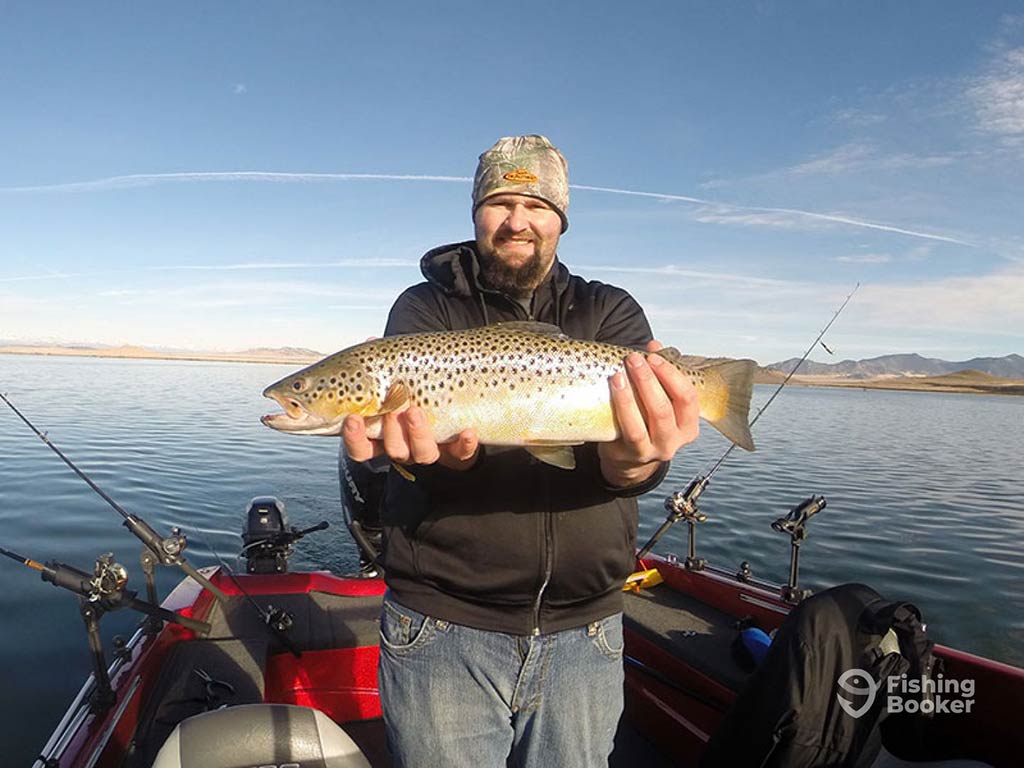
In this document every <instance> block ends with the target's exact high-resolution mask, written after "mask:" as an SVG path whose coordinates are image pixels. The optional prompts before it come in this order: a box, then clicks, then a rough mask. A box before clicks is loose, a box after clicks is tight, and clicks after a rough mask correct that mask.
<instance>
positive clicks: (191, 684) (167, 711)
mask: <svg viewBox="0 0 1024 768" xmlns="http://www.w3.org/2000/svg"><path fill="white" fill-rule="evenodd" d="M255 599H256V600H257V602H258V604H259V605H260V607H262V608H266V607H267V606H269V605H272V606H273V607H274V608H279V609H283V610H285V611H287V612H288V613H289V614H291V616H292V618H293V621H294V624H293V626H292V628H291V630H289V632H288V637H289V640H290V641H291V642H292V643H293V644H294V645H295V647H296V648H298V649H299V650H301V651H316V650H328V649H335V648H346V647H357V646H372V645H376V643H377V640H378V627H379V618H378V617H379V613H380V598H379V597H376V596H370V597H347V596H341V595H331V594H326V593H320V592H311V593H309V594H308V595H306V594H281V595H260V596H258V597H256V598H255ZM648 613H651V614H652V615H656V614H657V611H650V610H648ZM208 621H209V623H210V624H211V631H210V633H209V635H208V636H206V637H205V638H202V639H195V640H191V641H188V642H180V643H177V644H175V645H174V646H173V647H172V648H171V649H170V651H169V652H168V655H167V658H166V659H165V661H164V663H163V665H162V667H161V670H160V674H159V676H158V678H157V680H156V683H155V686H154V689H153V690H151V691H149V692H148V693H147V696H146V699H147V701H148V702H149V703H148V704H147V705H146V706H144V707H143V710H142V712H141V713H140V727H139V728H138V729H137V734H145V735H146V738H144V739H137V741H136V742H135V743H134V744H133V746H132V748H130V749H129V750H128V752H127V753H126V755H125V760H124V762H123V764H122V765H123V768H148V767H149V766H150V765H151V764H152V762H153V760H154V759H155V757H156V753H157V752H158V751H159V749H160V747H161V746H162V744H163V743H164V741H165V740H166V739H167V737H168V736H169V735H170V733H171V731H172V730H173V729H174V727H175V725H177V723H179V722H180V721H181V720H183V719H185V718H187V717H191V716H192V715H196V714H199V713H201V712H204V711H206V710H207V709H208V708H211V707H215V706H216V705H218V704H219V703H220V702H218V701H213V702H211V701H210V697H209V695H208V693H207V690H206V684H205V682H204V681H203V680H202V679H201V678H200V677H199V675H198V674H196V670H200V669H201V670H202V671H204V672H206V673H207V674H209V675H210V677H212V678H214V679H216V680H218V681H222V682H224V683H228V684H229V685H230V686H232V688H233V689H234V690H233V693H232V694H230V695H227V694H226V693H225V694H224V695H223V703H227V704H230V705H238V704H248V703H257V702H262V701H264V700H265V698H266V693H267V678H266V674H267V668H268V660H269V659H270V658H271V657H272V656H275V655H279V654H287V653H288V650H287V649H286V648H285V647H284V646H283V645H282V644H281V642H280V640H279V639H277V638H274V637H272V636H271V634H270V633H269V632H268V631H267V629H266V627H265V625H264V624H263V622H262V620H261V618H260V616H259V614H258V613H257V611H256V610H255V608H254V607H253V606H252V604H251V603H250V602H249V600H248V599H247V598H245V597H242V596H230V597H229V598H228V600H227V601H226V602H224V603H218V604H216V605H215V607H214V608H213V611H212V612H211V615H210V616H209V617H208ZM659 626H660V625H659ZM662 630H663V631H665V632H670V631H671V630H670V629H669V628H667V627H662ZM342 727H343V728H344V729H345V731H346V732H347V733H348V734H349V735H350V736H351V737H352V739H353V740H354V741H355V742H356V743H357V744H358V745H359V747H360V748H361V749H362V750H363V752H364V754H366V756H367V758H368V759H369V760H370V762H371V764H372V765H373V766H374V767H375V768H389V767H390V765H391V761H390V758H389V755H388V751H387V745H386V738H385V732H384V723H383V720H382V719H380V718H370V719H366V720H358V721H348V722H345V723H342ZM638 764H642V765H645V766H647V768H667V767H668V766H670V765H671V763H670V762H669V761H668V760H667V759H666V758H665V757H664V756H663V755H662V754H661V753H660V752H659V751H658V749H657V748H656V747H655V746H654V745H653V744H651V742H649V741H648V740H647V739H646V738H645V737H644V736H643V735H642V734H641V733H640V731H638V730H637V729H636V728H634V727H633V726H632V725H631V724H630V723H628V722H627V721H626V720H625V719H624V720H623V722H622V724H621V726H620V728H619V732H618V734H617V735H616V747H615V751H614V752H613V754H612V757H611V760H610V763H609V765H610V766H612V767H613V768H626V767H627V766H634V765H638Z"/></svg>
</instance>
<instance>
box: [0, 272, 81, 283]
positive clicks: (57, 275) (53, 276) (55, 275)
mask: <svg viewBox="0 0 1024 768" xmlns="http://www.w3.org/2000/svg"><path fill="white" fill-rule="evenodd" d="M71 277H82V275H81V274H80V273H78V272H55V271H50V272H46V273H44V274H41V275H18V276H15V277H0V283H20V282H26V281H31V280H67V279H68V278H71Z"/></svg>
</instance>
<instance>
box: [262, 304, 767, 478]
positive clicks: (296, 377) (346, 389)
mask: <svg viewBox="0 0 1024 768" xmlns="http://www.w3.org/2000/svg"><path fill="white" fill-rule="evenodd" d="M631 351H633V350H630V349H626V348H625V347H618V346H615V345H612V344H603V343H601V342H596V341H579V340H577V339H572V338H569V337H568V336H566V335H564V334H563V333H562V331H561V330H560V329H559V328H557V327H555V326H553V325H546V324H544V323H536V322H512V323H496V324H494V325H488V326H484V327H482V328H475V329H472V330H467V331H438V332H434V333H411V334H407V335H404V336H391V337H388V338H384V339H376V340H374V341H368V342H366V343H364V344H358V345H356V346H354V347H349V348H348V349H343V350H342V351H341V352H337V353H335V354H333V355H331V356H330V357H327V358H324V359H323V360H321V361H320V362H318V363H314V364H313V365H311V366H309V367H308V368H304V369H302V370H301V371H298V372H297V373H293V374H292V375H290V376H287V377H285V378H283V379H281V380H280V381H278V382H277V383H275V384H272V385H271V386H269V387H267V388H266V389H265V390H264V392H263V395H264V396H265V397H269V398H271V399H273V400H276V401H277V402H278V403H280V404H281V406H282V407H283V408H284V413H277V414H273V415H268V416H264V417H263V419H262V421H263V423H264V424H266V425H267V426H268V427H272V428H273V429H278V430H281V431H282V432H294V433H297V434H305V435H339V434H341V428H342V423H343V422H344V420H345V417H346V416H348V415H349V414H352V413H358V414H360V415H362V416H363V417H364V418H365V419H366V428H367V433H368V434H369V436H370V437H371V438H376V437H379V435H380V428H381V422H382V420H383V416H384V414H386V413H392V412H396V413H397V412H400V411H403V410H405V409H406V408H408V407H409V406H410V405H417V406H419V407H420V408H422V409H423V412H424V414H425V416H426V418H427V421H428V422H429V423H430V425H431V427H432V428H433V433H434V436H435V437H436V438H437V439H438V441H439V442H446V441H448V440H452V439H454V438H455V437H456V436H457V435H458V434H459V433H460V432H461V431H462V430H464V429H467V428H470V427H472V428H474V429H475V430H476V432H477V435H478V436H479V439H480V442H481V443H482V444H484V445H493V446H520V447H523V448H525V449H526V450H528V451H529V452H530V453H532V454H533V455H535V456H536V457H537V458H538V459H540V460H542V461H545V462H547V463H549V464H554V465H556V466H560V467H564V468H566V469H572V468H573V467H574V466H575V462H574V460H573V454H572V449H571V448H570V447H569V446H572V445H579V444H581V443H584V442H603V441H610V440H615V439H616V438H617V437H618V436H619V430H618V426H617V425H616V423H615V418H614V416H613V413H612V407H611V395H610V393H609V389H608V379H609V377H610V376H612V375H613V374H615V373H616V372H624V371H625V362H624V359H625V357H626V355H628V354H629V353H630V352H631ZM641 354H646V355H648V356H650V355H651V354H656V355H660V356H661V357H663V358H664V359H665V360H668V361H669V362H671V363H672V364H673V365H675V366H676V367H677V368H678V369H679V370H680V371H682V372H683V373H684V374H686V375H687V376H689V378H690V380H691V381H692V382H693V385H694V386H695V387H696V389H697V393H698V395H699V398H700V415H701V417H702V418H703V419H705V420H706V421H707V422H708V423H709V424H711V425H712V426H713V427H715V429H717V430H718V431H719V432H721V433H722V434H723V435H725V436H726V437H727V438H729V440H731V441H732V442H734V443H736V444H737V445H739V446H740V447H741V448H745V449H746V450H748V451H752V450H754V441H753V439H752V438H751V436H750V429H749V428H748V426H747V420H748V419H747V417H748V410H749V408H750V395H751V391H752V388H753V378H754V370H755V369H756V367H757V364H756V363H755V362H754V361H753V360H728V359H721V358H719V359H713V360H703V359H701V358H687V357H684V356H683V355H680V354H679V352H678V351H677V350H675V349H673V348H671V347H666V348H665V349H662V350H659V351H658V352H653V353H641Z"/></svg>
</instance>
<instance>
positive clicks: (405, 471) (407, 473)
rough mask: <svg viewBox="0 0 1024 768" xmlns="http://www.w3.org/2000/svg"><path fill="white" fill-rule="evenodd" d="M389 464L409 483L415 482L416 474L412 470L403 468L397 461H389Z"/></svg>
mask: <svg viewBox="0 0 1024 768" xmlns="http://www.w3.org/2000/svg"><path fill="white" fill-rule="evenodd" d="M391 466H392V467H393V468H394V470H395V472H397V473H398V474H400V475H401V476H402V477H404V478H405V479H406V480H408V481H409V482H410V483H415V482H416V476H415V475H414V474H413V473H412V472H410V471H409V470H408V469H407V468H405V467H403V466H402V465H401V464H399V463H398V462H397V461H392V462H391Z"/></svg>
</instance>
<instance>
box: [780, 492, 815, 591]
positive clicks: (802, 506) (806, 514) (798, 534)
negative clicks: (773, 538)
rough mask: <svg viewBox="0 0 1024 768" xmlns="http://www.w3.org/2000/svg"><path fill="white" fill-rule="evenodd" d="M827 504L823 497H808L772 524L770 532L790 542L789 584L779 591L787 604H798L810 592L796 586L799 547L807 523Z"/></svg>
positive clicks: (804, 535)
mask: <svg viewBox="0 0 1024 768" xmlns="http://www.w3.org/2000/svg"><path fill="white" fill-rule="evenodd" d="M827 504H828V502H826V501H825V497H824V496H810V497H808V498H806V499H804V500H803V501H801V502H800V503H799V504H797V505H796V506H795V507H793V508H792V509H791V510H790V511H789V514H788V515H786V516H785V517H780V518H779V519H778V520H776V521H775V522H774V523H772V530H773V531H778V532H779V533H786V534H789V537H790V542H791V544H790V558H789V582H788V583H787V584H786V585H785V586H784V587H782V589H781V590H780V594H781V596H782V599H783V600H785V601H786V602H787V603H799V602H800V601H801V600H803V599H804V598H805V597H808V596H809V595H810V594H811V590H809V589H801V588H800V587H798V586H797V575H798V571H799V570H800V545H801V544H802V543H803V541H804V539H806V538H807V528H806V526H807V521H808V520H810V519H811V518H812V517H814V516H815V515H816V514H818V513H819V512H821V510H823V509H824V508H825V507H826V506H827Z"/></svg>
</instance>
